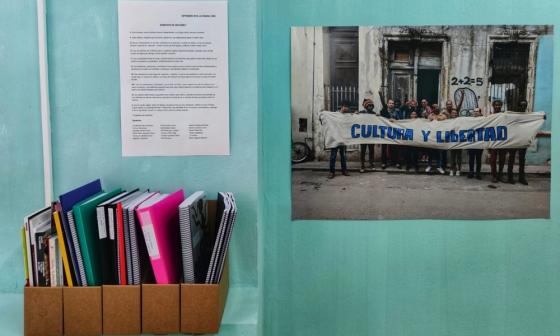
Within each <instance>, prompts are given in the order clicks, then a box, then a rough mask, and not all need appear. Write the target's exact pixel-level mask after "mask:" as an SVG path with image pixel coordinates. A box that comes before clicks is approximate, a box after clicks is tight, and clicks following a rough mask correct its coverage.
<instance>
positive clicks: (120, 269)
mask: <svg viewBox="0 0 560 336" xmlns="http://www.w3.org/2000/svg"><path fill="white" fill-rule="evenodd" d="M216 208H217V210H216V223H215V224H214V225H210V223H208V205H207V199H206V193H205V192H203V191H198V192H195V193H193V194H192V195H191V196H189V197H188V198H187V199H185V197H184V193H183V190H182V189H179V190H177V191H175V192H173V193H170V194H163V193H159V192H151V191H149V190H146V191H141V190H139V189H134V190H131V191H125V190H122V189H120V188H117V189H114V190H112V191H109V192H107V191H103V189H102V187H101V181H100V180H99V179H97V180H95V181H92V182H90V183H87V184H85V185H83V186H80V187H78V188H76V189H74V190H71V191H69V192H67V193H64V194H62V195H60V198H59V202H54V203H53V204H52V206H50V207H46V208H44V209H41V210H39V211H37V212H35V213H33V214H31V215H29V216H26V217H25V219H24V225H23V228H22V245H23V252H24V253H23V257H24V265H25V271H26V272H25V273H26V280H27V284H28V285H29V286H63V285H66V286H70V287H72V286H95V285H103V284H118V285H138V284H142V283H154V282H155V283H161V284H167V283H178V282H181V281H184V282H187V283H217V282H219V281H220V278H221V273H222V270H223V267H224V260H225V255H226V252H227V248H228V245H229V240H230V238H231V231H232V228H233V224H234V222H235V216H236V214H237V207H236V206H235V199H234V198H233V194H232V193H219V195H218V200H217V206H216ZM212 224H213V223H212ZM214 227H215V230H214V231H211V230H210V229H211V228H214Z"/></svg>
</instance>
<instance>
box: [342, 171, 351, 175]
mask: <svg viewBox="0 0 560 336" xmlns="http://www.w3.org/2000/svg"><path fill="white" fill-rule="evenodd" d="M342 175H344V176H350V174H348V172H347V171H343V172H342Z"/></svg>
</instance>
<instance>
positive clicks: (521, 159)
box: [508, 148, 527, 179]
mask: <svg viewBox="0 0 560 336" xmlns="http://www.w3.org/2000/svg"><path fill="white" fill-rule="evenodd" d="M508 152H509V158H508V177H509V178H510V179H512V178H513V165H514V164H515V152H519V178H520V179H521V178H525V155H526V154H527V148H512V149H510V150H508Z"/></svg>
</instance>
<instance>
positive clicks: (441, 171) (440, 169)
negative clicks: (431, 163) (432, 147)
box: [437, 167, 445, 175]
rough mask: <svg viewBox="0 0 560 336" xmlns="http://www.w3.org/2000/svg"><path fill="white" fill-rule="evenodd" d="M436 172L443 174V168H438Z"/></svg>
mask: <svg viewBox="0 0 560 336" xmlns="http://www.w3.org/2000/svg"><path fill="white" fill-rule="evenodd" d="M437 171H438V172H439V173H440V174H442V175H443V174H445V170H443V168H441V167H438V168H437Z"/></svg>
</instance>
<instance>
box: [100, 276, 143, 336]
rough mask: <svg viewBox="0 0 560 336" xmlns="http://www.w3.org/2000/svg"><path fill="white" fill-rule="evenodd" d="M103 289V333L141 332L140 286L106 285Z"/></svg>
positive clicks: (130, 333) (131, 333)
mask: <svg viewBox="0 0 560 336" xmlns="http://www.w3.org/2000/svg"><path fill="white" fill-rule="evenodd" d="M102 291H103V333H104V334H120V335H123V334H127V335H135V334H140V332H141V320H140V314H141V312H140V297H141V288H140V286H132V285H128V286H119V285H104V286H103V289H102Z"/></svg>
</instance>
